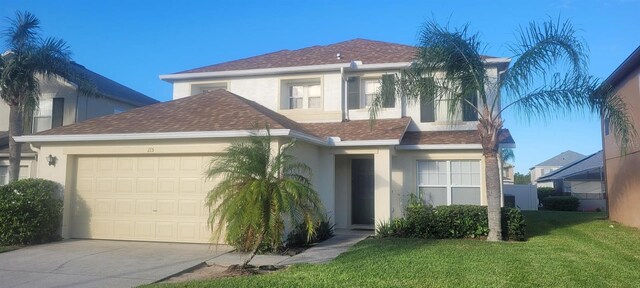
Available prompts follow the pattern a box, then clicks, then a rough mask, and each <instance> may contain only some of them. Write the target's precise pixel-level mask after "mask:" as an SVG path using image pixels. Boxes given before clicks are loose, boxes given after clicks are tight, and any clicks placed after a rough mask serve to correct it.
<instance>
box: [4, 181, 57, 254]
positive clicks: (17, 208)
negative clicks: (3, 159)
mask: <svg viewBox="0 0 640 288" xmlns="http://www.w3.org/2000/svg"><path fill="white" fill-rule="evenodd" d="M59 192H60V187H59V185H58V184H56V183H55V182H52V181H49V180H44V179H24V180H19V181H15V182H13V183H10V184H8V185H5V186H0V244H2V245H25V244H38V243H45V242H49V241H53V240H58V239H60V236H59V233H58V232H59V231H58V229H59V228H60V224H61V222H62V200H61V199H60V197H58V195H57V193H59Z"/></svg>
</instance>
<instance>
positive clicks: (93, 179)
mask: <svg viewBox="0 0 640 288" xmlns="http://www.w3.org/2000/svg"><path fill="white" fill-rule="evenodd" d="M209 161H210V157H208V156H188V157H178V156H167V157H149V156H122V157H80V158H78V160H77V166H76V167H77V168H78V170H77V173H76V174H77V175H76V179H77V180H76V185H75V188H76V189H75V191H74V195H73V196H74V199H76V205H74V206H75V209H74V212H73V213H72V214H73V219H72V220H71V226H72V227H71V231H72V233H71V235H72V237H77V238H99V239H119V240H144V241H178V242H196V243H204V242H208V241H209V238H210V234H211V231H210V229H209V228H208V225H207V218H208V210H207V208H206V207H204V200H205V197H206V195H207V192H208V190H210V189H211V188H210V187H213V184H214V183H212V182H211V181H205V179H204V175H205V174H204V171H206V170H205V169H206V166H207V165H206V163H209Z"/></svg>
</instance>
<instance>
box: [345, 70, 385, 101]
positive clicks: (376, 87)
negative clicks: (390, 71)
mask: <svg viewBox="0 0 640 288" xmlns="http://www.w3.org/2000/svg"><path fill="white" fill-rule="evenodd" d="M394 85H395V77H394V75H383V76H382V78H362V77H359V76H355V77H349V78H348V79H347V94H348V95H347V102H348V107H349V109H362V108H367V107H369V106H371V104H372V103H373V101H374V99H375V97H376V96H377V95H381V96H382V97H383V99H386V101H385V102H384V103H383V105H382V107H384V108H393V107H394V106H395V102H396V101H395V86H394Z"/></svg>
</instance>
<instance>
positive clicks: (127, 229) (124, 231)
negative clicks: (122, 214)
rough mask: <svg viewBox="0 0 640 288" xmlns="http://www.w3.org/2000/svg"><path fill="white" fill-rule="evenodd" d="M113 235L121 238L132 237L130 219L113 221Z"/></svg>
mask: <svg viewBox="0 0 640 288" xmlns="http://www.w3.org/2000/svg"><path fill="white" fill-rule="evenodd" d="M113 235H114V236H115V237H119V238H123V239H132V238H133V237H134V235H133V222H131V221H115V222H114V224H113Z"/></svg>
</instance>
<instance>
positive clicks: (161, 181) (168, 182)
mask: <svg viewBox="0 0 640 288" xmlns="http://www.w3.org/2000/svg"><path fill="white" fill-rule="evenodd" d="M177 182H178V179H176V178H167V177H162V178H158V190H157V191H158V193H161V194H175V193H177V192H178V191H177V189H176V188H178V183H177Z"/></svg>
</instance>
